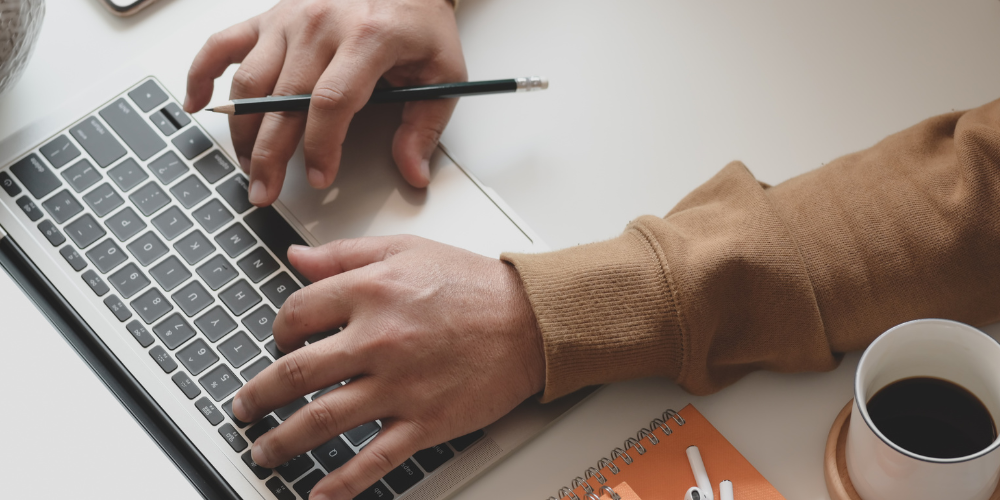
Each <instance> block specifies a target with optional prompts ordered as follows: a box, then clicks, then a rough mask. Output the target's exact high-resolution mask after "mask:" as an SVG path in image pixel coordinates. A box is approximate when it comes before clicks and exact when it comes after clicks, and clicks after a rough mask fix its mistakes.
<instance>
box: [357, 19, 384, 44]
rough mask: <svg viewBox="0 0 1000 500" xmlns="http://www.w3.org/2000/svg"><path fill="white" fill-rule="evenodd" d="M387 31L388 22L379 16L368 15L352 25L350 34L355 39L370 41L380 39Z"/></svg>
mask: <svg viewBox="0 0 1000 500" xmlns="http://www.w3.org/2000/svg"><path fill="white" fill-rule="evenodd" d="M388 31H389V22H388V21H387V20H385V19H384V18H382V17H380V16H368V17H366V18H365V19H362V20H361V21H360V22H358V24H356V25H355V26H354V29H353V30H352V36H353V38H354V39H355V40H358V41H362V42H371V41H377V40H380V39H381V38H382V37H383V36H384V35H385V34H386V32H388Z"/></svg>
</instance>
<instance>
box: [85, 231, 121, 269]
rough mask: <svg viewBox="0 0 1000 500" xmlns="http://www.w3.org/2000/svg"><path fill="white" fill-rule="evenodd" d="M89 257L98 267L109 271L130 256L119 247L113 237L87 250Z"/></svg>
mask: <svg viewBox="0 0 1000 500" xmlns="http://www.w3.org/2000/svg"><path fill="white" fill-rule="evenodd" d="M87 258H88V259H90V261H91V262H93V263H94V265H95V266H97V269H98V270H99V271H101V272H102V273H107V272H108V271H110V270H112V269H114V268H116V267H118V265H119V264H121V263H122V262H125V261H126V260H127V259H128V257H127V256H126V255H125V254H124V253H123V252H122V250H121V248H118V245H116V244H115V242H114V241H112V240H111V238H108V239H106V240H104V241H102V242H101V243H100V244H98V245H97V246H95V247H94V248H92V249H91V250H90V251H89V252H87Z"/></svg>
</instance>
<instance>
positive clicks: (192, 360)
mask: <svg viewBox="0 0 1000 500" xmlns="http://www.w3.org/2000/svg"><path fill="white" fill-rule="evenodd" d="M177 359H179V360H181V364H183V365H184V368H187V369H188V371H190V372H191V375H198V374H199V373H201V372H203V371H205V370H207V369H208V367H210V366H212V365H214V364H215V363H216V362H217V361H219V356H218V355H216V354H215V351H213V350H212V349H211V348H210V347H208V344H206V343H205V341H204V340H201V339H195V340H194V342H191V343H190V344H188V345H186V346H185V347H184V348H183V349H181V350H179V351H177Z"/></svg>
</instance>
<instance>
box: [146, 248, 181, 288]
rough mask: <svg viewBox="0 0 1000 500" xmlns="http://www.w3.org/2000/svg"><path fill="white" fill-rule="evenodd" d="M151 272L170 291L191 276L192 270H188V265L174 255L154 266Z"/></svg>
mask: <svg viewBox="0 0 1000 500" xmlns="http://www.w3.org/2000/svg"><path fill="white" fill-rule="evenodd" d="M149 274H151V275H153V279H155V280H156V282H157V283H159V284H160V286H162V287H163V289H164V290H166V291H168V292H169V291H171V290H173V289H174V288H177V285H180V284H181V283H184V281H186V280H187V279H188V278H190V277H191V271H188V268H187V266H185V265H184V264H183V263H181V261H180V259H178V258H177V257H174V256H173V255H171V256H170V257H167V258H166V259H163V262H160V263H159V264H157V265H155V266H153V268H152V269H150V270H149Z"/></svg>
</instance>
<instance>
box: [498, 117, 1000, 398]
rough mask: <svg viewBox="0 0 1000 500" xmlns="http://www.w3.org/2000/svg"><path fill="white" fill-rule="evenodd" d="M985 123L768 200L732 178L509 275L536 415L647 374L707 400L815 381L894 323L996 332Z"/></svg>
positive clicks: (952, 120) (927, 138)
mask: <svg viewBox="0 0 1000 500" xmlns="http://www.w3.org/2000/svg"><path fill="white" fill-rule="evenodd" d="M998 130H1000V117H998V106H997V105H996V104H991V105H988V106H985V107H983V108H980V109H978V110H975V111H972V112H970V113H967V114H964V115H963V114H961V113H955V114H951V115H946V116H943V117H938V118H935V119H932V120H928V121H927V122H924V123H922V124H920V125H917V126H916V127H913V128H911V129H909V130H907V131H904V132H902V133H900V134H896V135H894V136H892V137H889V138H888V139H886V140H885V141H882V142H881V143H879V144H878V145H876V146H874V147H873V148H871V149H869V150H866V151H864V152H861V153H856V154H853V155H849V156H846V157H843V158H840V159H838V160H836V161H834V162H832V163H830V164H829V165H827V166H825V167H823V168H820V169H818V170H816V171H813V172H810V173H807V174H805V175H802V176H800V177H797V178H794V179H792V180H790V181H788V182H786V183H783V184H781V185H779V186H776V187H773V188H766V187H764V186H761V185H760V184H759V183H758V182H757V181H756V180H754V179H753V177H752V175H751V174H750V173H749V172H748V171H747V170H746V168H745V167H743V166H742V164H739V163H734V164H731V165H729V166H727V167H726V168H725V169H723V170H722V171H721V172H720V173H719V174H718V175H716V177H715V178H713V179H712V180H710V181H709V182H708V183H706V184H705V185H703V186H701V187H699V188H698V189H697V190H695V191H694V192H693V193H691V194H690V195H689V196H688V197H686V198H685V199H684V200H682V201H681V202H680V203H679V204H678V205H677V207H675V208H674V210H672V211H671V212H670V214H668V215H667V216H666V217H665V218H662V219H661V218H656V217H649V216H647V217H642V218H640V219H637V220H636V221H634V222H633V223H632V224H631V225H630V227H629V229H628V230H627V232H626V233H625V234H624V235H623V236H621V237H619V238H616V239H615V240H611V241H608V242H602V243H597V244H594V245H586V246H582V247H577V248H573V249H568V250H563V251H559V252H553V253H550V254H543V255H533V256H529V255H505V256H504V258H505V259H506V260H508V261H510V262H512V263H513V264H515V266H516V267H517V268H518V271H519V272H520V275H521V278H522V282H523V284H524V286H525V289H526V290H527V292H528V295H529V298H530V300H531V301H532V306H533V308H534V312H535V314H536V317H537V318H538V322H539V327H540V330H541V332H542V335H543V341H544V345H545V353H546V370H547V381H546V392H545V394H544V396H543V399H546V400H549V399H553V398H556V397H558V396H561V395H563V394H565V393H567V392H570V391H572V390H574V389H577V388H579V387H582V386H585V385H591V384H597V383H606V382H611V381H615V380H621V379H625V378H634V377H642V376H652V375H660V376H666V377H669V378H671V379H674V380H676V381H677V382H678V383H680V384H681V385H682V386H683V387H685V388H686V389H688V390H690V391H692V392H695V393H708V392H712V391H715V390H718V389H720V388H722V387H724V386H725V385H727V384H729V383H732V382H733V381H735V380H737V379H738V378H739V377H741V376H743V375H745V374H746V373H748V372H750V371H753V370H756V369H770V370H776V371H805V370H828V369H831V368H833V367H834V366H836V363H837V360H838V355H839V354H840V353H843V352H846V351H850V350H856V349H861V348H863V347H864V346H866V345H867V344H868V343H869V342H870V341H871V340H872V339H874V338H875V337H876V336H877V335H878V334H879V333H881V332H882V331H884V330H885V329H886V328H888V327H890V326H892V325H894V324H897V323H899V322H902V321H906V320H908V319H914V318H919V317H946V318H952V319H957V320H960V321H965V322H968V323H972V324H983V323H988V322H991V321H995V320H996V319H998V318H1000V315H998V314H997V313H998V312H1000V308H997V307H996V306H995V305H994V303H995V302H996V300H995V299H996V297H997V295H998V292H1000V259H996V258H995V257H994V255H995V253H996V249H997V248H1000V217H997V215H998V214H996V213H995V212H996V211H997V210H998V207H1000V204H998V203H997V201H998V200H996V199H995V198H996V197H998V196H1000V175H998V174H1000V160H998V158H1000V132H998Z"/></svg>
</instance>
